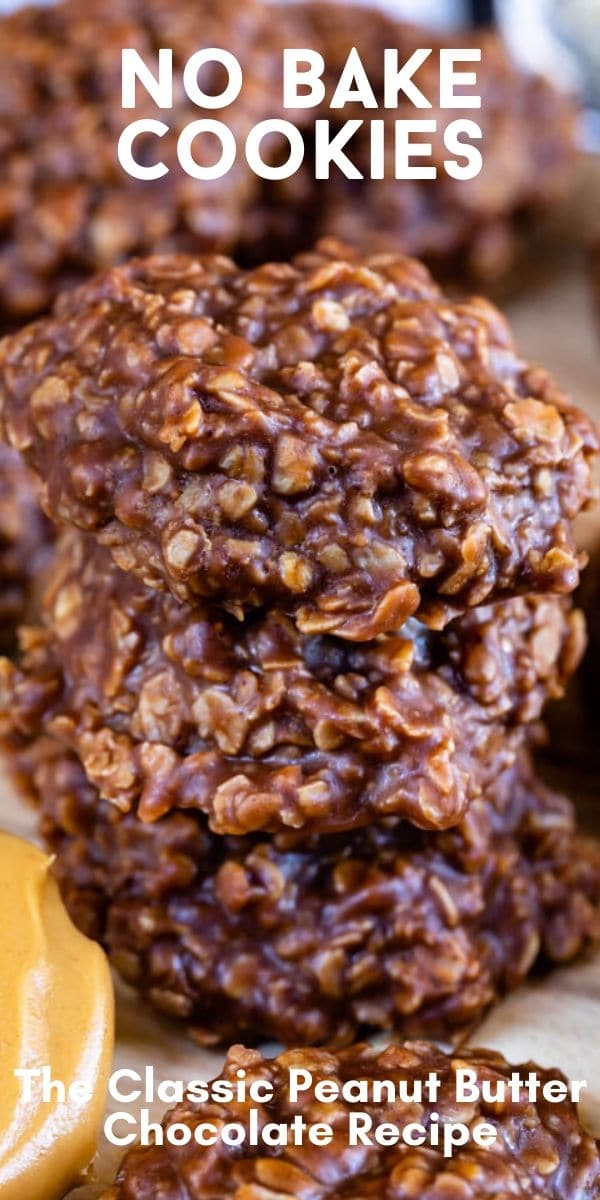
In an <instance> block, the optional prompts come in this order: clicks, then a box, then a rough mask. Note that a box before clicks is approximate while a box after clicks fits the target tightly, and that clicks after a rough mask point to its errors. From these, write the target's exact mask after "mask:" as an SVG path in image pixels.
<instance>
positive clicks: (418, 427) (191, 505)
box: [0, 243, 597, 641]
mask: <svg viewBox="0 0 600 1200" xmlns="http://www.w3.org/2000/svg"><path fill="white" fill-rule="evenodd" d="M0 418H1V420H0V425H1V426H2V428H3V432H4V436H5V437H6V439H7V440H8V442H9V443H10V444H11V445H12V446H13V447H16V448H18V449H20V450H22V451H23V453H24V455H25V457H26V459H27V461H28V463H29V464H30V465H31V466H33V467H34V468H35V469H36V470H37V472H38V473H39V475H40V477H41V478H42V479H43V489H44V496H45V502H46V505H47V509H48V512H49V513H50V515H51V516H52V517H53V518H55V519H59V520H61V521H70V522H73V523H75V524H77V525H79V526H80V527H82V528H84V529H88V530H93V531H94V532H95V533H96V536H97V537H98V538H99V540H100V541H102V542H103V543H104V544H105V545H107V546H109V547H110V549H111V551H112V553H113V555H114V557H115V560H116V561H117V563H118V564H119V566H121V567H122V568H123V569H125V570H131V571H134V572H135V573H137V574H138V575H139V576H140V578H142V579H143V580H144V581H145V582H146V583H148V584H149V585H150V586H151V587H161V586H165V585H166V586H168V587H170V589H171V590H172V592H173V594H174V595H176V596H178V597H179V598H181V599H182V600H186V601H188V602H190V601H194V600H196V599H197V598H198V597H199V596H208V597H212V598H214V599H216V600H219V601H220V602H221V603H222V604H224V605H225V606H226V607H228V608H229V609H230V611H232V612H233V613H234V614H235V615H241V614H242V613H243V612H245V611H249V610H250V609H252V607H254V606H256V605H260V604H262V603H265V602H266V603H269V604H271V605H273V604H277V605H278V606H279V607H281V608H282V609H283V610H284V611H286V612H289V613H292V614H293V616H294V619H295V621H296V623H297V625H298V627H299V629H300V630H301V631H302V632H303V633H307V634H321V633H332V634H337V635H338V636H341V637H343V638H347V639H350V640H355V641H363V640H368V639H369V638H373V637H375V636H376V635H377V634H379V633H382V632H386V631H388V630H393V629H397V628H399V627H400V626H401V625H402V623H403V622H404V621H405V620H406V619H407V618H408V617H410V616H411V615H413V614H415V613H417V614H419V616H420V617H421V618H422V619H423V620H424V621H426V622H427V623H429V624H430V625H432V626H434V627H440V626H442V625H443V624H444V623H445V622H446V621H447V620H448V619H449V618H450V617H451V616H452V615H455V614H456V613H457V612H460V611H463V610H464V609H465V608H466V607H471V606H475V605H477V604H483V603H489V602H491V601H492V600H494V599H500V598H503V597H507V596H509V595H512V594H514V593H517V592H532V591H556V592H568V591H570V590H572V589H573V588H574V587H575V585H576V583H577V580H578V573H579V565H580V558H579V557H578V555H577V552H576V550H575V545H574V540H573V534H572V522H573V519H574V518H575V516H576V515H577V513H578V512H579V511H580V509H581V508H582V507H583V506H585V504H586V503H587V502H588V501H589V500H590V499H591V497H592V496H593V494H594V485H593V483H592V477H591V470H590V464H591V461H592V459H593V458H594V457H595V455H596V451H597V437H596V431H595V429H594V426H593V424H592V422H591V421H589V420H588V418H587V417H585V416H584V414H583V413H581V412H580V411H579V410H578V409H577V408H575V407H574V406H573V405H571V404H570V403H569V402H568V401H567V400H566V399H565V397H564V396H563V395H562V393H561V392H560V391H559V390H558V389H557V387H556V386H555V385H554V384H553V382H552V380H551V379H550V378H549V376H548V375H547V374H546V373H545V372H544V371H543V370H541V368H538V367H530V366H528V365H527V364H526V363H524V362H523V361H522V360H521V359H520V358H519V357H518V356H517V354H516V352H515V350H514V347H513V344H512V341H511V337H510V334H509V331H508V329H507V327H506V324H505V322H504V320H503V319H502V317H501V316H500V314H499V313H498V312H497V311H496V309H494V308H493V307H492V306H490V305H489V304H487V303H486V302H485V301H483V300H471V301H468V302H462V303H451V302H450V301H449V300H448V299H446V297H445V296H444V295H443V293H442V292H441V291H440V290H439V289H438V287H437V286H436V285H435V284H434V283H433V281H432V280H431V278H430V276H429V275H428V273H427V272H426V270H425V269H424V268H423V267H422V266H421V265H420V264H418V263H416V262H414V261H412V260H410V259H406V258H403V257H400V256H397V255H396V256H394V255H387V256H385V255H384V256H379V257H374V258H370V259H365V260H360V259H358V258H356V257H354V256H353V254H352V253H351V252H348V251H345V250H344V249H343V248H342V247H341V246H339V245H337V244H336V243H333V244H331V243H327V244H326V245H324V246H323V247H322V248H321V249H320V250H319V251H317V252H314V253H311V254H307V255H304V256H301V257H299V258H297V259H295V260H294V261H293V263H291V264H267V265H264V266H263V267H261V268H258V269H256V270H254V271H250V272H245V271H241V270H240V269H239V268H237V267H236V266H234V264H233V263H232V262H230V261H229V260H228V259H225V258H219V257H204V258H188V257H177V256H174V257H168V258H153V259H149V260H146V261H137V262H133V263H131V264H129V265H128V266H126V267H123V268H119V269H114V270H112V271H109V272H106V273H104V274H101V275H99V276H98V277H97V278H95V279H93V280H91V281H90V282H89V283H87V284H85V285H83V286H82V287H81V288H80V289H77V290H75V291H74V292H72V293H67V294H63V296H62V297H61V298H60V299H59V300H58V302H57V305H56V308H55V312H54V315H53V316H52V317H50V318H47V319H45V320H42V321H40V322H37V323H36V324H34V325H32V326H30V327H29V328H27V329H25V330H23V331H21V332H20V333H18V334H16V335H14V336H12V337H9V338H6V339H5V340H4V342H3V343H2V345H1V346H0Z"/></svg>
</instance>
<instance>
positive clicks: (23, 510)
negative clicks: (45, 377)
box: [0, 446, 54, 651]
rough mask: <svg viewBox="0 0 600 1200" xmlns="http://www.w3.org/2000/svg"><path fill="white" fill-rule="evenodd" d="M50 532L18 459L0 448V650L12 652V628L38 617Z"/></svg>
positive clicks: (35, 491)
mask: <svg viewBox="0 0 600 1200" xmlns="http://www.w3.org/2000/svg"><path fill="white" fill-rule="evenodd" d="M53 536H54V535H53V533H52V530H51V527H50V522H49V521H47V520H46V518H45V517H44V516H43V515H42V513H41V511H40V508H39V486H38V483H37V480H36V478H35V476H34V475H33V474H32V473H31V472H30V471H29V470H28V469H27V467H25V466H24V464H23V462H22V460H21V457H20V455H18V454H16V453H15V452H14V451H13V450H9V449H8V448H7V447H6V446H0V649H1V650H3V651H8V650H12V649H13V648H14V645H15V638H16V630H17V625H18V623H19V622H20V621H22V620H24V619H25V618H26V617H27V618H30V619H33V618H34V616H36V615H37V599H38V596H39V594H40V593H41V587H42V585H41V578H42V574H43V571H44V568H45V566H46V564H47V562H48V560H49V557H50V554H51V547H52V543H53Z"/></svg>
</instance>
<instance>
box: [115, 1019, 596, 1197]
mask: <svg viewBox="0 0 600 1200" xmlns="http://www.w3.org/2000/svg"><path fill="white" fill-rule="evenodd" d="M240 1071H242V1072H243V1073H244V1076H245V1081H246V1083H247V1085H248V1086H250V1084H252V1083H253V1082H255V1081H260V1082H261V1084H262V1085H263V1086H264V1085H266V1086H267V1087H268V1088H269V1089H270V1094H271V1097H272V1098H271V1099H270V1100H269V1101H268V1102H266V1103H263V1104H261V1103H253V1102H252V1101H251V1100H248V1101H238V1100H237V1099H236V1100H235V1101H231V1102H229V1103H219V1102H217V1101H214V1100H211V1099H210V1098H209V1099H208V1100H206V1101H205V1102H204V1103H191V1102H184V1103H183V1104H181V1105H179V1106H178V1107H177V1108H174V1109H173V1110H172V1111H171V1112H170V1113H169V1114H168V1115H167V1117H166V1118H165V1120H164V1122H163V1130H164V1134H163V1144H162V1145H160V1144H154V1145H150V1146H144V1147H139V1148H136V1149H134V1150H131V1151H130V1152H129V1153H128V1154H127V1156H126V1158H125V1160H124V1162H123V1164H122V1166H121V1169H120V1171H119V1173H118V1175H117V1178H116V1181H115V1183H114V1185H113V1187H111V1188H110V1189H109V1191H108V1192H106V1193H105V1194H104V1195H103V1197H102V1200H149V1197H158V1196H160V1198H161V1200H207V1198H209V1197H210V1198H211V1200H212V1198H213V1197H215V1196H219V1197H229V1196H231V1197H235V1198H236V1200H267V1198H271V1200H275V1198H276V1197H277V1198H278V1200H282V1198H283V1197H289V1198H290V1200H292V1198H293V1197H298V1198H303V1200H306V1198H307V1197H310V1198H311V1200H326V1198H327V1197H335V1198H336V1200H338V1198H339V1197H340V1196H344V1197H349V1198H350V1197H357V1198H359V1197H360V1200H365V1197H373V1198H376V1197H379V1198H383V1197H389V1198H390V1200H486V1198H488V1200H500V1198H502V1200H513V1198H514V1200H518V1198H519V1197H521V1198H524V1197H528V1198H529V1200H594V1198H596V1197H597V1196H598V1194H599V1189H600V1150H599V1147H598V1144H597V1142H595V1141H594V1140H593V1138H591V1137H588V1136H587V1135H586V1134H585V1133H584V1131H583V1129H582V1128H581V1125H580V1124H579V1121H578V1117H577V1110H576V1108H575V1105H574V1103H573V1102H572V1099H571V1097H570V1096H569V1094H568V1089H567V1086H566V1084H565V1081H564V1079H563V1077H562V1076H561V1075H560V1073H559V1072H557V1071H547V1070H542V1069H541V1068H539V1067H536V1066H535V1065H534V1064H533V1063H526V1064H522V1065H520V1066H519V1067H517V1068H512V1067H510V1066H509V1064H508V1063H507V1062H506V1061H505V1059H504V1058H502V1056H501V1055H499V1054H495V1053H492V1052H490V1051H486V1050H473V1051H467V1052H465V1053H464V1054H463V1055H461V1057H460V1058H459V1059H457V1058H453V1057H450V1056H448V1055H446V1054H444V1053H442V1052H441V1051H440V1050H438V1049H436V1048H435V1047H433V1046H430V1045H428V1044H427V1043H423V1042H408V1043H406V1044H405V1045H403V1046H390V1047H388V1048H387V1049H386V1050H383V1051H379V1052H378V1051H377V1050H375V1049H374V1048H373V1047H372V1046H367V1045H362V1046H361V1045H359V1046H353V1047H351V1048H349V1049H347V1050H343V1051H342V1052H341V1053H338V1054H332V1053H330V1052H328V1051H326V1050H293V1051H289V1052H288V1053H286V1054H282V1055H280V1056H279V1057H278V1058H274V1059H265V1058H263V1057H262V1056H261V1055H260V1054H259V1053H258V1052H256V1051H251V1050H245V1049H243V1047H241V1046H234V1047H233V1048H232V1050H231V1051H230V1052H229V1055H228V1057H227V1061H226V1063H225V1066H224V1069H223V1073H222V1078H223V1080H225V1081H228V1082H229V1084H230V1086H231V1087H232V1088H233V1087H234V1085H235V1083H236V1082H237V1079H238V1078H239V1074H238V1073H239V1072H240ZM301 1072H305V1073H307V1074H305V1076H304V1080H303V1081H304V1082H306V1080H307V1079H308V1078H309V1077H310V1080H311V1082H310V1085H309V1086H308V1088H307V1089H306V1090H304V1091H303V1092H301V1094H300V1095H299V1097H298V1099H292V1098H291V1097H292V1095H293V1093H292V1092H291V1089H292V1088H293V1086H294V1082H295V1080H296V1079H302V1078H303V1077H302V1076H301V1075H300V1073H301ZM430 1072H431V1073H434V1074H435V1077H436V1078H437V1079H438V1080H439V1094H438V1096H437V1097H436V1098H435V1100H432V1099H430V1098H428V1097H427V1096H426V1095H425V1098H421V1099H414V1100H413V1099H412V1095H413V1094H414V1095H415V1096H418V1094H419V1085H421V1087H423V1090H424V1083H425V1081H426V1080H427V1078H428V1075H429V1074H430ZM466 1072H470V1076H467V1075H466V1074H465V1073H466ZM308 1073H310V1076H309V1075H308ZM530 1073H532V1074H534V1075H535V1077H536V1081H537V1082H538V1084H539V1088H538V1095H537V1096H536V1097H535V1098H534V1097H533V1096H531V1095H530V1094H529V1092H528V1091H527V1090H526V1089H525V1088H522V1089H519V1088H518V1085H517V1080H516V1076H517V1075H518V1076H520V1077H522V1078H523V1077H525V1078H527V1076H528V1075H529V1074H530ZM466 1079H470V1080H471V1083H472V1086H473V1087H474V1090H475V1089H477V1092H478V1093H479V1098H477V1099H474V1100H472V1101H471V1102H470V1103H460V1102H457V1099H456V1097H457V1095H460V1094H461V1091H460V1089H461V1087H462V1085H463V1081H464V1080H466ZM351 1080H354V1081H356V1080H360V1081H361V1082H362V1081H364V1083H363V1087H365V1086H366V1088H367V1089H368V1098H367V1100H366V1101H362V1100H361V1101H360V1103H357V1102H354V1101H353V1100H352V1099H350V1098H348V1096H347V1095H344V1085H345V1084H347V1083H348V1082H349V1081H351ZM324 1081H327V1084H328V1085H329V1088H330V1095H331V1094H332V1092H333V1094H334V1095H336V1098H335V1100H334V1101H333V1102H331V1103H326V1102H325V1101H324V1100H322V1099H321V1098H320V1097H321V1093H320V1092H319V1091H318V1089H319V1086H320V1085H322V1083H323V1082H324ZM380 1081H384V1082H385V1084H386V1085H387V1083H388V1082H389V1084H390V1093H389V1094H388V1093H387V1091H386V1090H385V1089H384V1090H383V1093H382V1094H383V1099H381V1100H380V1099H379V1095H378V1093H377V1091H376V1089H377V1086H378V1084H379V1083H380ZM561 1081H562V1083H563V1089H562V1096H563V1098H562V1099H561V1100H560V1101H559V1102H555V1103H552V1102H551V1101H550V1100H549V1099H548V1098H547V1097H548V1091H547V1089H548V1087H549V1085H551V1084H554V1085H555V1086H556V1083H558V1084H559V1085H560V1082H561ZM513 1086H514V1087H515V1095H514V1098H513V1094H512V1089H513ZM315 1092H316V1095H315ZM263 1094H264V1092H263ZM555 1094H556V1092H555ZM390 1096H391V1097H392V1098H390ZM496 1096H497V1097H498V1098H497V1099H496V1098H493V1099H490V1097H496ZM252 1109H255V1111H256V1120H257V1129H258V1137H257V1139H256V1140H257V1142H258V1145H252V1144H250V1143H251V1139H250V1136H249V1131H250V1126H251V1110H252ZM357 1111H360V1114H361V1116H363V1115H364V1118H366V1119H367V1120H370V1121H371V1123H372V1125H371V1130H370V1131H369V1133H367V1134H366V1135H365V1136H366V1137H367V1138H368V1139H369V1138H370V1144H369V1142H368V1141H367V1145H364V1144H360V1143H359V1144H358V1145H352V1144H350V1143H351V1142H352V1141H353V1140H354V1139H353V1137H352V1132H353V1123H354V1121H355V1117H354V1116H353V1114H355V1113H356V1112H357ZM436 1114H437V1118H438V1119H436ZM296 1115H298V1116H299V1117H300V1119H301V1120H303V1121H304V1122H305V1123H306V1126H307V1127H314V1126H316V1125H319V1124H326V1125H328V1126H329V1128H330V1129H331V1134H332V1137H331V1141H330V1142H329V1144H328V1145H327V1144H325V1145H323V1144H321V1145H314V1144H311V1143H310V1142H309V1140H308V1135H305V1137H304V1140H303V1142H302V1144H301V1145H300V1146H296V1145H294V1142H293V1135H292V1123H293V1121H294V1117H295V1116H296ZM230 1122H231V1123H234V1125H235V1126H236V1127H237V1128H238V1132H239V1133H240V1134H241V1136H242V1137H243V1139H244V1140H243V1141H242V1142H241V1143H240V1144H235V1145H227V1144H226V1143H225V1141H224V1139H223V1137H222V1135H223V1134H224V1127H225V1126H226V1125H227V1124H228V1123H230ZM273 1123H276V1124H277V1125H279V1124H280V1125H281V1126H282V1127H283V1129H284V1130H287V1131H288V1133H289V1143H290V1144H289V1145H287V1146H285V1145H284V1146H283V1148H282V1146H281V1145H278V1146H275V1147H273V1146H269V1145H268V1142H267V1137H266V1132H267V1130H266V1127H267V1126H268V1125H272V1124H273ZM458 1124H461V1125H462V1126H463V1130H464V1131H466V1140H465V1141H464V1143H463V1144H462V1145H461V1146H459V1147H458V1148H456V1149H455V1150H454V1153H453V1154H452V1155H451V1156H447V1157H445V1156H444V1143H443V1135H445V1134H447V1132H448V1130H449V1128H450V1127H453V1136H455V1137H456V1139H457V1141H458V1139H459V1137H461V1136H462V1137H463V1138H464V1137H465V1132H463V1133H462V1134H459V1133H458V1132H454V1130H455V1129H456V1126H458ZM384 1126H385V1128H386V1130H387V1135H388V1140H387V1142H384V1143H382V1144H378V1143H377V1141H376V1140H375V1129H376V1128H377V1127H381V1128H382V1129H383V1127H384ZM408 1126H411V1128H410V1129H408ZM393 1127H395V1128H397V1129H398V1141H397V1142H396V1144H394V1143H393V1142H392V1140H391V1138H390V1131H393ZM215 1129H216V1138H215V1141H214V1144H213V1145H211V1146H210V1148H207V1145H206V1143H205V1144H204V1145H201V1144H200V1142H201V1139H202V1138H203V1137H204V1138H206V1137H207V1136H209V1137H210V1136H211V1130H215ZM436 1131H437V1132H439V1134H440V1144H439V1145H435V1144H432V1142H434V1141H435V1134H436ZM405 1132H406V1134H407V1140H410V1138H412V1145H409V1144H406V1142H405V1140H404V1133H405ZM485 1134H487V1144H481V1143H482V1142H483V1143H485ZM421 1135H422V1140H421V1142H420V1143H419V1142H418V1138H419V1136H421ZM236 1136H238V1135H237V1134H236ZM282 1136H283V1135H282ZM170 1137H172V1139H173V1140H172V1142H169V1138H170Z"/></svg>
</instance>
